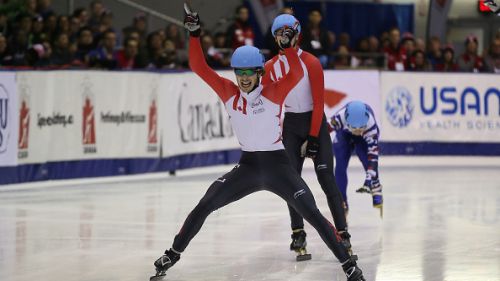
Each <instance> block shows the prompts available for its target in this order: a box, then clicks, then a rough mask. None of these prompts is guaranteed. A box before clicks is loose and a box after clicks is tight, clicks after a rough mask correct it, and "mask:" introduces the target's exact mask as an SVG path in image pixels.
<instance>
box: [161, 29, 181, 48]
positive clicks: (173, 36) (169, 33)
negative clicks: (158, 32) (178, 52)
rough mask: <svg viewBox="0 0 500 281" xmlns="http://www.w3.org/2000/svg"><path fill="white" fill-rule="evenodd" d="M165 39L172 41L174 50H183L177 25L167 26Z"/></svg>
mask: <svg viewBox="0 0 500 281" xmlns="http://www.w3.org/2000/svg"><path fill="white" fill-rule="evenodd" d="M165 39H168V40H170V41H172V42H173V43H174V45H175V48H176V49H184V38H183V36H182V33H181V32H180V31H179V27H178V26H177V25H175V24H173V23H171V24H169V25H167V28H166V38H165Z"/></svg>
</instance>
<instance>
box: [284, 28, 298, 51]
mask: <svg viewBox="0 0 500 281" xmlns="http://www.w3.org/2000/svg"><path fill="white" fill-rule="evenodd" d="M295 35H297V30H296V29H294V28H288V27H287V28H285V29H284V30H283V35H282V37H281V40H280V45H281V48H283V49H286V48H290V47H291V46H292V41H293V38H294V37H295Z"/></svg>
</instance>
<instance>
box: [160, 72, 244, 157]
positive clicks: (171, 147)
mask: <svg viewBox="0 0 500 281" xmlns="http://www.w3.org/2000/svg"><path fill="white" fill-rule="evenodd" d="M219 74H220V75H221V76H223V77H226V78H228V79H230V80H234V73H233V72H232V71H221V72H219ZM160 88H161V92H162V93H163V95H162V96H161V97H160V108H162V111H163V112H162V113H161V115H160V116H162V118H161V122H160V124H161V128H162V129H161V131H162V138H163V139H162V143H163V146H162V150H163V151H162V152H163V153H162V156H163V157H169V156H173V155H180V154H187V153H199V152H208V151H217V150H229V149H238V148H239V144H238V141H237V139H236V136H235V135H234V132H233V130H232V128H231V124H230V122H229V118H228V115H227V113H226V109H225V107H224V104H223V103H222V101H221V100H220V99H219V97H218V96H217V94H216V93H215V92H214V91H213V90H212V89H211V88H210V87H209V86H208V85H207V84H206V83H205V82H203V81H202V80H201V78H199V77H198V76H196V75H195V74H193V73H191V72H187V73H182V74H172V75H164V76H162V79H161V86H160Z"/></svg>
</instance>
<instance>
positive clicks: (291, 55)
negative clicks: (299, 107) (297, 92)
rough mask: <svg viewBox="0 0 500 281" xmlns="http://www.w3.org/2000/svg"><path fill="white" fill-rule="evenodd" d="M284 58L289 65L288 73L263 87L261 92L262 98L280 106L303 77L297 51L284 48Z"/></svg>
mask: <svg viewBox="0 0 500 281" xmlns="http://www.w3.org/2000/svg"><path fill="white" fill-rule="evenodd" d="M285 56H286V58H287V60H288V61H289V63H290V71H289V72H288V73H287V74H286V75H285V78H283V79H280V80H278V81H276V82H273V83H271V84H269V85H268V86H265V87H264V89H263V90H262V95H263V96H265V97H266V98H268V99H270V100H271V101H273V102H274V103H276V104H280V105H281V104H282V103H283V102H284V101H285V98H286V96H287V95H288V93H290V91H291V90H292V89H293V88H294V87H295V85H297V83H299V81H300V79H302V77H303V76H304V70H303V69H302V66H301V65H300V61H299V56H298V55H297V51H296V50H295V49H294V48H286V49H285Z"/></svg>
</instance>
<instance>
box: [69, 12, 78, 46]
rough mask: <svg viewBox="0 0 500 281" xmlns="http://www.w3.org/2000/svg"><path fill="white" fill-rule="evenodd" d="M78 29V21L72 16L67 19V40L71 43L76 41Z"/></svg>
mask: <svg viewBox="0 0 500 281" xmlns="http://www.w3.org/2000/svg"><path fill="white" fill-rule="evenodd" d="M80 28H81V27H80V19H79V18H76V17H73V16H71V17H69V40H70V41H71V42H76V41H77V40H78V33H79V31H80Z"/></svg>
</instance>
